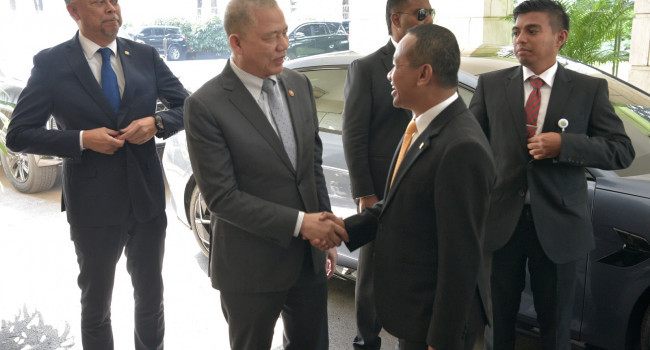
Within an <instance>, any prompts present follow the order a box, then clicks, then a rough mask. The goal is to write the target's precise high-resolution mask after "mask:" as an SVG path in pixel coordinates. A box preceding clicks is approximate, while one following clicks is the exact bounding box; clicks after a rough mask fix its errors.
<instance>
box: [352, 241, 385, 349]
mask: <svg viewBox="0 0 650 350" xmlns="http://www.w3.org/2000/svg"><path fill="white" fill-rule="evenodd" d="M374 250H375V242H370V243H368V244H366V245H364V246H363V247H361V248H360V249H359V260H358V261H359V265H358V268H357V281H356V284H355V288H354V305H355V313H356V320H357V335H356V337H354V341H353V342H352V346H353V347H354V349H356V350H363V349H367V350H379V349H380V348H381V338H380V337H379V332H381V323H380V322H379V318H378V317H377V311H376V310H375V292H374V290H373V289H374V283H373V278H374V274H373V272H372V269H373V266H372V254H373V252H374Z"/></svg>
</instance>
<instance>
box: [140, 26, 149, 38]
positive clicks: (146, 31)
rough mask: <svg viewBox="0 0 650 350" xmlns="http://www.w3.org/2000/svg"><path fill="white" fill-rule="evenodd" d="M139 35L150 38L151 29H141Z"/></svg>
mask: <svg viewBox="0 0 650 350" xmlns="http://www.w3.org/2000/svg"><path fill="white" fill-rule="evenodd" d="M140 35H143V36H150V35H151V29H150V28H147V29H143V30H142V31H141V32H140Z"/></svg>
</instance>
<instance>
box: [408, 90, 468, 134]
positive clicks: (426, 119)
mask: <svg viewBox="0 0 650 350" xmlns="http://www.w3.org/2000/svg"><path fill="white" fill-rule="evenodd" d="M457 98H458V92H454V94H453V95H451V97H449V98H448V99H446V100H444V101H442V102H440V103H438V104H437V105H435V106H433V107H431V108H429V110H427V111H426V112H424V113H422V114H421V115H420V116H415V126H416V127H417V129H418V131H417V133H416V136H419V135H420V134H421V133H422V131H424V129H426V128H427V127H428V126H429V124H431V122H432V121H433V119H435V118H436V117H437V116H438V115H439V114H440V113H441V112H442V111H444V110H445V108H447V107H449V105H450V104H452V103H453V102H454V101H456V99H457Z"/></svg>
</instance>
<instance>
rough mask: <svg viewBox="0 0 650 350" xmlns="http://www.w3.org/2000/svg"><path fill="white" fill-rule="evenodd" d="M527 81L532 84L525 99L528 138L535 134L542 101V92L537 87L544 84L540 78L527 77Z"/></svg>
mask: <svg viewBox="0 0 650 350" xmlns="http://www.w3.org/2000/svg"><path fill="white" fill-rule="evenodd" d="M528 82H530V84H531V85H532V86H533V91H531V92H530V95H528V101H526V133H527V134H528V138H531V137H533V136H535V132H536V131H537V116H538V115H539V106H540V104H541V102H542V94H541V93H540V91H539V89H540V88H541V87H542V86H543V85H544V80H542V78H534V77H530V78H528Z"/></svg>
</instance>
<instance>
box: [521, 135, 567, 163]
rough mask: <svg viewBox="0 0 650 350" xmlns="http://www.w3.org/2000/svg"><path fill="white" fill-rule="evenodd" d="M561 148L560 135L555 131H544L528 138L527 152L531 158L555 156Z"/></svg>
mask: <svg viewBox="0 0 650 350" xmlns="http://www.w3.org/2000/svg"><path fill="white" fill-rule="evenodd" d="M561 148H562V136H561V135H560V134H558V133H556V132H545V133H541V134H539V135H535V136H533V137H531V138H529V139H528V150H529V151H528V153H530V155H531V156H533V158H535V159H537V160H539V159H545V158H555V157H557V156H558V155H559V154H560V149H561Z"/></svg>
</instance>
